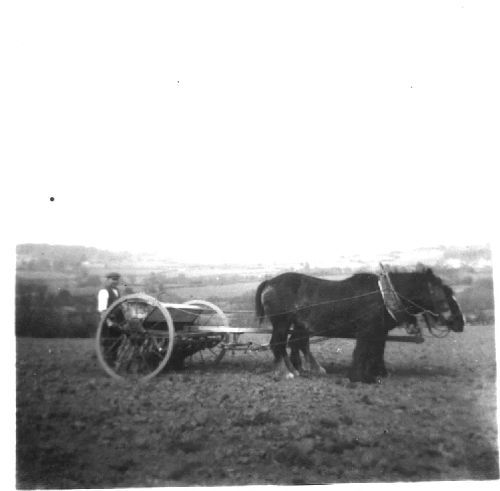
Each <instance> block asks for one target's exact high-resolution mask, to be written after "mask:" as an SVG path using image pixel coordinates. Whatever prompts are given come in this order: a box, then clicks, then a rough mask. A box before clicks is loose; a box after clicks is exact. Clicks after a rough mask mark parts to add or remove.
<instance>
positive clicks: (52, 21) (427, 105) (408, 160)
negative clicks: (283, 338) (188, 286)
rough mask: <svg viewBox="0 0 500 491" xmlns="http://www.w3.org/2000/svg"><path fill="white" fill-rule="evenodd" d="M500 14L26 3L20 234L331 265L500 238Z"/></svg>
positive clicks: (271, 5)
mask: <svg viewBox="0 0 500 491" xmlns="http://www.w3.org/2000/svg"><path fill="white" fill-rule="evenodd" d="M493 6H494V3H493V2H491V3H489V2H480V1H473V2H472V1H449V2H436V1H432V2H424V1H415V2H400V1H398V2H380V1H370V2H356V1H346V2H330V1H328V2H314V1H307V2H306V1H302V2H294V1H283V2H273V1H270V0H266V1H263V2H259V1H255V0H254V1H248V2H234V1H227V2H217V1H210V2H205V1H204V2H190V1H186V0H184V1H181V2H101V1H99V2H92V1H85V2H32V3H30V2H23V3H22V4H20V3H18V2H16V3H13V4H12V5H11V6H10V7H7V10H9V9H10V10H9V11H8V14H9V15H8V17H7V19H8V21H7V22H6V21H5V19H6V17H5V16H4V22H5V24H6V25H4V26H3V29H2V32H3V33H2V34H0V36H2V38H3V40H2V44H3V45H4V46H6V47H7V49H6V50H5V52H4V53H3V55H2V65H3V67H4V68H6V70H5V72H6V73H7V75H8V76H7V79H6V80H4V82H3V83H4V87H5V88H4V90H3V93H4V107H5V108H6V110H4V111H3V112H4V120H5V122H6V123H7V124H6V125H5V128H4V130H3V136H4V138H5V142H6V149H7V157H8V160H7V162H6V164H7V166H8V168H9V169H10V170H11V174H9V178H8V183H11V182H12V189H11V190H10V192H11V194H10V195H9V198H10V199H9V202H8V204H7V207H8V208H7V211H8V210H9V207H11V208H10V212H9V213H8V217H7V219H8V220H9V221H10V225H11V230H12V234H11V237H12V238H13V239H14V240H15V242H16V243H24V242H35V243H36V242H47V243H54V244H79V245H87V246H96V247H101V248H108V249H117V250H131V251H140V250H144V251H146V250H159V251H162V252H163V253H166V254H169V255H170V256H171V257H172V258H177V259H181V260H187V261H207V262H220V261H248V262H258V261H265V262H274V261H309V262H310V263H311V264H314V263H315V262H321V263H324V262H325V261H328V260H329V259H330V258H332V262H333V261H334V259H335V257H336V256H338V255H340V254H349V253H353V252H356V253H361V254H369V253H371V252H379V251H390V250H393V249H400V248H412V247H416V246H422V245H437V244H445V245H446V244H450V245H451V244H462V245H463V244H478V243H485V242H490V241H491V240H493V233H494V231H495V227H496V226H497V222H498V220H497V219H496V217H495V214H494V213H493V207H494V201H495V200H496V196H495V193H496V192H497V191H496V188H497V183H498V181H495V177H494V176H495V174H494V166H495V165H496V164H498V157H499V152H498V136H499V134H500V132H499V131H500V127H499V117H498V115H499V114H500V111H499V109H500V104H499V95H498V88H499V87H500V77H499V71H498V65H499V64H498V46H500V39H499V38H500V35H499V29H498V16H497V15H495V14H496V13H497V12H496V9H495V8H494V7H493ZM5 116H7V117H5ZM9 187H10V185H9ZM51 197H52V198H54V200H53V201H51V200H50V198H51Z"/></svg>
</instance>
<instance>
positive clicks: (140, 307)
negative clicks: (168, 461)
mask: <svg viewBox="0 0 500 491" xmlns="http://www.w3.org/2000/svg"><path fill="white" fill-rule="evenodd" d="M245 313H249V312H247V311H245ZM271 333H272V329H271V327H260V326H259V327H232V326H230V325H229V321H228V317H227V316H226V314H225V313H224V312H223V311H222V310H221V309H220V308H219V307H217V306H216V305H214V304H213V303H210V302H207V301H205V300H192V301H188V302H186V303H181V304H175V303H165V302H160V301H158V300H157V299H155V298H153V297H151V296H149V295H146V294H141V293H138V294H130V295H126V296H123V297H121V298H119V299H118V300H117V301H116V302H114V303H113V304H112V305H111V306H110V307H109V308H108V310H107V311H106V312H105V313H104V315H103V316H102V318H101V322H100V324H99V327H98V329H97V335H96V350H97V357H98V360H99V363H100V364H101V365H102V367H103V368H104V370H105V371H106V372H107V373H108V374H109V375H110V376H111V377H113V378H115V379H118V380H124V379H127V380H136V381H146V380H149V379H151V378H153V377H154V376H156V375H157V374H158V373H160V372H161V371H162V370H163V369H165V368H166V367H171V368H174V369H175V368H180V367H182V366H183V363H184V360H186V359H189V358H191V357H193V355H194V354H199V356H201V357H202V358H203V359H205V360H208V361H209V362H210V363H215V364H216V363H218V362H220V361H221V359H222V358H223V357H224V355H225V353H227V352H232V353H234V352H236V351H244V352H251V351H261V350H267V349H269V344H258V343H255V342H244V341H242V340H241V336H242V335H244V334H271ZM408 334H409V335H406V336H396V335H388V336H387V341H397V342H410V343H422V342H423V341H424V338H423V336H422V332H421V330H420V329H419V328H417V329H413V330H408ZM349 338H351V339H354V337H349ZM326 339H331V338H326V337H325V338H322V337H321V336H317V337H315V338H314V339H313V340H312V341H313V342H319V341H322V340H326Z"/></svg>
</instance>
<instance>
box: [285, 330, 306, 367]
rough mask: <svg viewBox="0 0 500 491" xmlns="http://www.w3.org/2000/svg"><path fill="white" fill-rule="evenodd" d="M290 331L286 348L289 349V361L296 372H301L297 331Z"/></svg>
mask: <svg viewBox="0 0 500 491" xmlns="http://www.w3.org/2000/svg"><path fill="white" fill-rule="evenodd" d="M295 329H296V328H294V330H293V331H292V334H291V335H290V338H289V340H288V346H289V347H290V361H291V362H292V365H293V366H294V368H295V369H296V370H297V371H298V372H302V371H303V368H302V360H301V359H300V351H299V349H300V339H298V335H297V331H296V330H295Z"/></svg>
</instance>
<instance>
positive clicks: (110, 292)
mask: <svg viewBox="0 0 500 491" xmlns="http://www.w3.org/2000/svg"><path fill="white" fill-rule="evenodd" d="M119 281H120V275H119V274H118V273H109V274H108V275H106V284H105V286H104V288H102V289H101V290H99V293H98V294H97V310H98V311H99V313H100V314H101V317H102V315H103V314H104V311H105V310H106V309H107V308H108V307H109V306H110V305H111V304H112V303H113V302H114V301H115V300H117V299H118V298H120V291H119V290H118V282H119Z"/></svg>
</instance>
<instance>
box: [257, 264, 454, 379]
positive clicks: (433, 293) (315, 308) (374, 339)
mask: <svg viewBox="0 0 500 491" xmlns="http://www.w3.org/2000/svg"><path fill="white" fill-rule="evenodd" d="M389 277H390V280H391V282H392V285H393V287H394V290H395V291H396V292H397V293H398V296H399V298H400V299H401V302H402V307H403V309H404V310H403V311H402V312H400V313H399V316H398V320H397V321H396V320H395V319H394V317H393V316H392V315H391V314H390V313H389V312H388V309H387V308H386V305H385V303H384V299H383V297H382V294H381V292H380V290H379V285H378V280H379V277H378V276H377V275H376V274H371V273H361V274H355V275H353V276H351V277H350V278H347V279H345V280H342V281H330V280H324V279H320V278H314V277H312V276H307V275H304V274H300V273H284V274H281V275H279V276H276V277H275V278H272V279H270V280H266V281H264V282H262V283H261V284H260V285H259V287H258V288H257V292H256V296H255V310H256V314H257V317H258V318H259V320H260V321H262V320H263V319H264V318H265V317H267V318H268V319H269V320H270V322H271V324H272V326H273V334H272V337H271V342H270V345H271V349H272V351H273V354H274V357H275V364H276V372H277V373H278V374H279V375H284V376H285V377H294V376H295V375H298V373H299V370H300V369H301V360H300V354H299V350H300V351H302V353H303V354H304V359H305V362H306V364H307V365H309V367H310V369H311V370H312V371H314V372H316V373H324V369H323V368H322V367H321V366H320V365H319V363H318V362H317V361H316V359H315V358H314V356H313V355H312V354H311V351H310V348H309V336H326V337H333V338H334V337H352V338H355V339H356V347H355V349H354V352H353V359H352V365H351V369H350V372H349V378H350V379H351V380H352V381H363V382H367V383H373V382H375V381H376V380H377V377H379V376H385V375H386V374H387V372H386V369H385V364H384V350H385V343H386V337H387V333H388V332H389V330H391V329H393V328H395V327H396V326H397V325H398V323H400V322H408V323H414V322H415V315H417V314H419V313H425V314H426V316H427V320H428V321H429V322H437V323H440V324H444V325H447V326H448V327H449V328H450V329H451V330H453V331H456V332H461V331H463V328H464V321H463V316H462V313H461V311H460V307H459V306H458V303H457V302H456V300H455V299H454V297H453V292H452V290H451V288H449V287H448V286H446V285H444V284H443V282H442V281H441V279H440V278H438V277H437V276H435V275H434V273H433V272H432V271H431V270H430V269H427V270H426V271H423V272H415V273H406V272H400V273H390V274H389ZM292 328H293V330H292ZM289 334H291V337H290V340H288V335H289ZM287 343H288V345H289V346H290V347H291V349H292V354H291V358H289V356H288V353H287V351H286V346H287Z"/></svg>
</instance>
